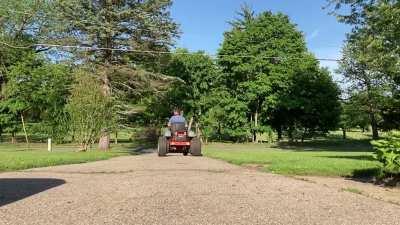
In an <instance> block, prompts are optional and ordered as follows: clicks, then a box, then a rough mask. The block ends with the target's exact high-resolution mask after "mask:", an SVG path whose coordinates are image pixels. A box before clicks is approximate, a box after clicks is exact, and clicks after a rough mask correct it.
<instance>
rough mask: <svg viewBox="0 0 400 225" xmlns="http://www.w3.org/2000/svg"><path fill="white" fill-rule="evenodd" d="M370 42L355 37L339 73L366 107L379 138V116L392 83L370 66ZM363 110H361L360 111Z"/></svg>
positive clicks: (344, 53)
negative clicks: (368, 48)
mask: <svg viewBox="0 0 400 225" xmlns="http://www.w3.org/2000/svg"><path fill="white" fill-rule="evenodd" d="M367 45H368V40H366V39H365V38H364V36H363V35H362V34H360V36H356V35H353V37H352V38H350V39H349V40H348V43H347V45H346V46H345V49H344V50H343V59H342V61H341V62H340V64H339V66H340V69H339V72H341V73H342V74H343V76H344V78H345V80H346V81H347V82H348V83H349V84H350V85H349V87H348V89H349V90H348V91H349V92H350V95H352V96H358V97H359V101H361V102H362V103H363V105H364V107H363V108H364V110H365V112H366V113H368V115H369V117H370V123H371V127H372V136H373V138H374V139H377V138H378V137H379V132H378V118H377V117H378V115H379V113H380V108H381V104H382V103H383V99H384V96H385V95H386V94H385V93H389V92H390V82H388V81H387V79H385V77H384V76H382V74H381V73H380V72H379V71H376V70H373V69H371V68H370V67H369V64H368V59H366V58H368V56H366V55H368V54H369V53H368V52H367V50H366V48H367ZM360 110H361V109H360Z"/></svg>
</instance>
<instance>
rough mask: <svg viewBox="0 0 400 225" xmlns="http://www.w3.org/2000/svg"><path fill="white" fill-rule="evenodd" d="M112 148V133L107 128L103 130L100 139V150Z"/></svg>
mask: <svg viewBox="0 0 400 225" xmlns="http://www.w3.org/2000/svg"><path fill="white" fill-rule="evenodd" d="M109 149H110V133H109V132H108V131H107V130H103V131H102V132H101V136H100V140H99V150H102V151H108V150H109Z"/></svg>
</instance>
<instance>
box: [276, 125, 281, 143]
mask: <svg viewBox="0 0 400 225" xmlns="http://www.w3.org/2000/svg"><path fill="white" fill-rule="evenodd" d="M277 132H278V141H280V140H282V126H279V127H278V129H277Z"/></svg>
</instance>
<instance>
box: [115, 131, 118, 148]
mask: <svg viewBox="0 0 400 225" xmlns="http://www.w3.org/2000/svg"><path fill="white" fill-rule="evenodd" d="M115 144H116V145H117V144H118V131H115Z"/></svg>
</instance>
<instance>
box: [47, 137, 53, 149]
mask: <svg viewBox="0 0 400 225" xmlns="http://www.w3.org/2000/svg"><path fill="white" fill-rule="evenodd" d="M52 150H53V149H52V144H51V138H49V139H47V151H49V152H51V151H52Z"/></svg>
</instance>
